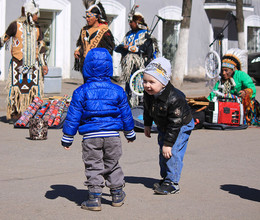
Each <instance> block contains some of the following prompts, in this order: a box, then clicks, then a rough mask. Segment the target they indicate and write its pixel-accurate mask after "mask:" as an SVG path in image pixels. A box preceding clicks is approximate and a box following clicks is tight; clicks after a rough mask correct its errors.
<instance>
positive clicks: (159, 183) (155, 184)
mask: <svg viewBox="0 0 260 220" xmlns="http://www.w3.org/2000/svg"><path fill="white" fill-rule="evenodd" d="M163 182H164V179H161V180H160V181H159V182H157V183H154V184H153V190H155V189H157V188H158V187H160V186H161V185H162V183H163Z"/></svg>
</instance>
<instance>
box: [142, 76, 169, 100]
mask: <svg viewBox="0 0 260 220" xmlns="http://www.w3.org/2000/svg"><path fill="white" fill-rule="evenodd" d="M143 85H144V90H145V91H146V92H147V93H148V94H149V95H155V94H157V93H158V92H160V91H161V90H162V89H163V88H164V87H165V86H164V85H163V84H162V83H161V82H160V81H158V80H157V79H155V78H154V77H153V76H151V75H149V74H146V73H144V77H143Z"/></svg>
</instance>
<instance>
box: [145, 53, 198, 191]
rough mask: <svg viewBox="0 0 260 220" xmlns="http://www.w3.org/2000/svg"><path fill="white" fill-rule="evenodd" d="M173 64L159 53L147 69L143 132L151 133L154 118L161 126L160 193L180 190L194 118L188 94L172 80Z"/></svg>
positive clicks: (157, 188)
mask: <svg viewBox="0 0 260 220" xmlns="http://www.w3.org/2000/svg"><path fill="white" fill-rule="evenodd" d="M170 76H171V64H170V62H169V61H168V60H167V59H165V58H163V57H159V58H157V59H155V60H153V61H152V62H151V63H149V64H148V65H147V67H146V68H145V70H144V77H143V85H144V90H145V91H144V126H145V129H144V132H145V136H147V137H151V136H150V133H151V126H152V123H153V121H154V122H155V124H156V125H157V129H158V132H159V134H158V144H159V146H160V154H159V164H160V174H161V177H162V180H161V181H160V182H159V183H155V184H154V192H155V193H157V194H163V195H166V194H173V193H177V192H178V191H179V190H180V188H179V184H178V183H179V180H180V176H181V170H182V167H183V157H184V154H185V151H186V148H187V144H188V140H189V136H190V134H191V131H192V129H193V128H194V121H193V119H192V115H191V112H190V108H189V106H188V104H187V102H186V100H185V95H184V94H183V93H182V92H181V91H180V90H178V89H176V88H175V87H174V86H173V85H172V84H171V83H170V82H169V80H170Z"/></svg>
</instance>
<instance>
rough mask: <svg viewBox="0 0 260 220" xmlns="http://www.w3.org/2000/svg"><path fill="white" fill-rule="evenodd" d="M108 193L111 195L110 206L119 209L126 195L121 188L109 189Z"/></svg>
mask: <svg viewBox="0 0 260 220" xmlns="http://www.w3.org/2000/svg"><path fill="white" fill-rule="evenodd" d="M110 193H111V195H112V206H115V207H120V206H122V205H123V204H124V201H125V197H126V194H125V192H124V191H123V189H122V187H119V188H116V189H111V190H110Z"/></svg>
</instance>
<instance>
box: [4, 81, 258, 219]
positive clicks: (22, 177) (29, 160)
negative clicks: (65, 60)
mask: <svg viewBox="0 0 260 220" xmlns="http://www.w3.org/2000/svg"><path fill="white" fill-rule="evenodd" d="M80 83H81V82H80V81H79V80H69V81H68V80H67V81H64V82H63V84H62V94H69V95H70V94H71V92H72V91H73V90H74V89H75V88H76V87H77V86H79V85H80ZM3 87H4V83H3V82H0V88H1V90H0V101H1V103H2V105H1V107H0V119H1V121H0V125H1V126H0V135H1V136H0V137H1V144H0V186H1V191H0V219H3V220H12V219H15V220H16V219H25V220H28V219H32V220H35V219H37V220H38V219H44V220H45V219H46V220H53V219H56V220H58V219H64V220H70V219H77V220H80V219H116V220H117V219H129V220H132V219H142V220H143V219H145V220H146V219H174V220H176V219H179V220H190V219H195V220H197V219H198V220H204V219H205V220H211V219H214V220H215V219H216V220H221V219H228V220H230V219H232V220H248V219H252V220H255V219H260V174H259V167H260V156H259V155H260V148H259V142H260V137H259V134H260V133H259V132H260V130H259V129H258V128H248V129H246V130H239V131H216V130H206V129H201V130H195V131H193V133H192V135H191V138H190V142H189V145H188V149H187V153H186V155H185V158H184V168H183V173H182V178H181V182H180V186H181V192H180V193H179V194H176V195H170V196H160V195H154V194H153V191H152V185H153V183H154V182H156V181H157V180H158V179H159V178H160V176H159V166H158V147H157V145H156V134H153V135H152V137H151V138H150V139H149V138H145V137H144V135H143V133H137V140H136V141H135V142H134V143H130V144H128V143H127V142H126V140H125V139H124V138H123V137H122V143H123V157H122V159H121V161H120V163H121V165H122V167H123V170H124V173H125V176H126V178H125V180H126V187H125V191H126V194H127V198H126V202H125V204H124V205H123V206H122V207H121V208H115V207H112V206H111V197H110V196H109V191H108V189H104V196H103V200H102V203H103V205H102V211H101V212H90V211H86V210H82V209H80V206H79V205H80V203H81V202H82V201H83V200H85V199H86V198H87V190H86V188H85V187H84V185H83V182H84V180H85V177H84V171H83V163H82V161H81V147H80V144H81V137H80V136H76V138H75V141H74V143H73V145H72V147H71V150H70V151H65V150H63V148H62V147H61V145H60V138H61V136H62V133H61V130H51V129H50V130H49V131H48V140H45V141H32V140H29V139H28V136H29V132H28V129H14V128H13V127H12V125H9V124H7V123H5V120H4V119H5V103H4V96H5V92H4V90H3ZM182 90H183V91H184V92H185V93H186V94H187V96H190V97H191V96H192V97H196V96H201V95H207V94H208V89H207V88H205V86H204V82H190V81H185V83H184V85H183V87H182ZM257 90H258V100H260V97H259V95H260V86H257Z"/></svg>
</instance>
